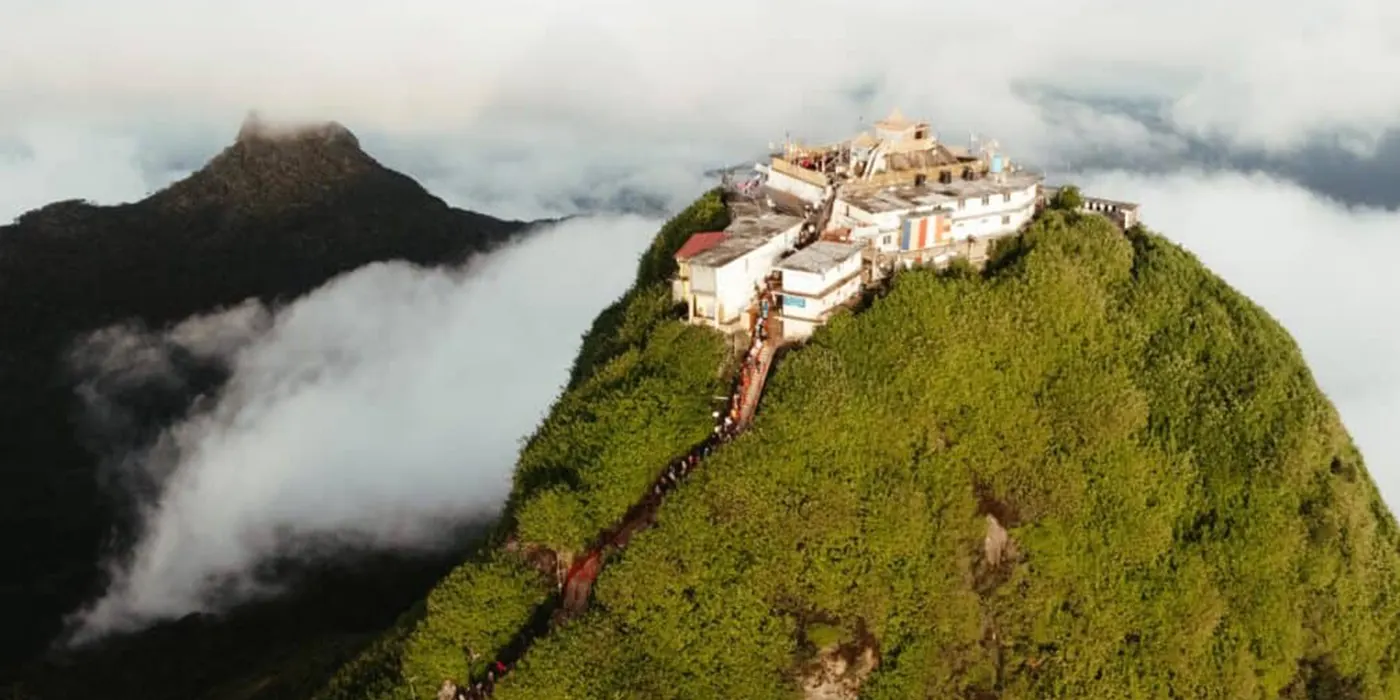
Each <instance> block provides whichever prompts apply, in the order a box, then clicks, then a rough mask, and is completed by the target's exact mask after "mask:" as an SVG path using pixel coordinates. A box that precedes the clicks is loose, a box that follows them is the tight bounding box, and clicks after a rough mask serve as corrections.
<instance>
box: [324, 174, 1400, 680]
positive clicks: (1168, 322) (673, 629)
mask: <svg viewBox="0 0 1400 700" xmlns="http://www.w3.org/2000/svg"><path fill="white" fill-rule="evenodd" d="M696 206H697V208H702V209H703V208H704V207H705V206H706V205H705V202H704V201H702V202H701V203H698V204H697V205H696ZM696 213H697V211H696V208H692V210H691V211H690V212H687V214H683V215H682V216H681V217H678V221H685V220H686V217H687V216H692V217H693V216H695V215H696ZM707 227H708V226H698V227H697V229H698V228H707ZM681 234H682V228H681V227H680V226H679V225H678V224H676V222H673V223H672V225H670V226H668V232H667V234H666V235H663V236H662V237H659V239H658V244H657V247H656V248H655V249H654V251H653V255H651V256H649V258H648V260H652V262H648V261H647V260H644V262H643V270H642V272H643V274H642V275H641V277H642V280H643V282H641V283H639V285H638V288H637V289H634V290H633V291H632V292H630V293H629V294H628V296H627V297H625V298H624V300H623V302H620V303H619V304H618V305H617V306H615V307H613V308H611V309H609V310H608V311H606V312H604V314H603V315H602V316H600V319H599V322H598V324H597V325H596V326H595V329H594V331H593V332H591V333H590V334H589V336H588V337H587V338H586V339H585V341H584V348H583V351H582V353H581V356H580V361H579V367H578V368H576V372H575V378H574V383H573V385H572V386H571V388H570V389H569V390H568V391H567V392H566V394H565V396H564V397H563V398H562V399H561V400H560V402H559V403H558V404H557V406H556V407H555V410H554V412H553V413H552V414H551V415H550V416H549V418H548V419H547V420H546V422H545V424H544V426H542V427H541V429H540V431H539V432H538V434H537V435H536V436H535V437H534V438H533V439H532V440H531V441H530V442H529V443H528V444H527V446H526V448H525V450H524V452H523V454H522V456H521V462H520V469H519V473H518V475H517V488H516V492H515V494H514V496H513V497H512V504H511V508H510V512H511V513H513V514H515V515H516V516H517V518H518V521H519V526H520V531H521V532H524V533H530V534H531V537H533V538H535V539H536V540H537V541H541V542H544V543H546V544H550V545H552V546H557V547H561V548H563V549H569V548H573V547H578V546H579V545H580V543H581V541H582V540H584V539H585V538H586V535H587V534H588V533H589V531H591V530H593V529H596V528H599V527H602V526H605V525H606V524H607V522H608V521H609V519H610V518H614V517H615V516H616V515H618V514H620V509H622V508H624V503H625V502H626V501H627V499H626V498H624V495H625V494H632V495H633V496H635V493H636V491H637V490H638V488H637V487H638V484H640V483H642V476H641V475H642V474H644V473H645V474H652V473H654V470H655V469H656V468H658V467H659V466H660V464H661V463H662V462H664V457H665V456H666V455H667V454H668V453H677V452H680V451H681V450H683V449H684V448H685V446H686V445H688V443H689V442H690V440H691V439H692V438H693V437H695V435H697V434H703V430H704V427H705V425H706V416H707V413H706V407H705V405H704V401H703V398H704V394H706V392H708V391H710V387H707V386H706V384H707V382H715V381H717V380H716V379H715V377H716V374H715V368H716V366H718V365H719V364H720V358H721V357H722V356H723V352H722V349H721V346H720V341H719V340H718V339H717V338H716V337H715V336H714V335H713V334H710V333H707V332H704V331H700V330H698V329H684V328H681V327H680V324H673V323H669V322H668V320H667V319H668V318H669V317H668V315H667V313H666V312H665V309H666V306H667V305H666V303H665V302H664V298H663V297H662V296H661V295H662V290H661V288H660V287H658V286H656V285H658V284H659V283H660V280H661V279H662V278H664V275H665V274H666V273H667V272H669V270H667V269H666V268H665V265H664V257H665V256H664V255H662V253H666V252H668V251H667V250H666V249H667V248H668V247H669V248H670V250H674V246H679V245H680V242H681V241H683V239H684V236H683V235H681ZM653 259H654V260H653ZM658 261H659V262H658ZM649 265H650V266H652V267H650V268H649V267H648V266H649ZM648 269H650V270H651V272H648ZM768 387H769V388H768V390H767V394H766V396H765V398H764V405H763V407H762V410H761V412H760V415H759V418H758V420H757V422H756V424H755V426H754V428H753V429H752V430H751V431H750V432H749V433H747V434H746V435H744V436H742V437H741V438H739V439H738V440H737V441H736V442H734V443H733V444H731V445H729V446H727V447H725V448H724V449H723V450H721V451H720V452H719V453H718V454H717V455H715V456H714V457H712V458H711V459H710V460H708V462H707V464H706V466H705V467H704V468H703V469H701V470H699V471H697V472H696V473H695V474H694V475H692V476H691V477H690V479H689V480H688V481H687V483H686V484H685V485H684V486H683V487H682V488H681V489H680V490H679V491H678V492H677V493H675V494H674V495H672V496H671V497H669V498H668V499H667V502H666V504H665V505H664V506H663V508H662V509H661V513H660V521H659V526H658V527H657V528H654V529H652V530H649V531H646V532H644V533H642V534H641V535H640V536H638V537H637V538H636V539H635V540H634V542H633V544H632V546H630V547H629V548H628V550H627V551H626V552H625V554H624V555H622V556H620V557H617V558H615V559H614V560H613V561H612V562H611V563H610V564H609V565H608V566H607V568H605V569H604V571H603V574H602V576H601V577H600V579H599V581H598V584H597V585H596V586H595V588H594V592H595V599H594V604H593V607H592V609H591V611H590V612H589V613H587V614H586V615H584V616H583V617H581V618H579V619H578V620H576V621H575V622H574V623H572V624H571V625H570V626H569V627H568V628H566V629H564V630H561V631H558V632H556V633H554V634H552V635H550V636H548V637H545V638H543V639H541V640H539V641H538V642H537V643H536V644H535V645H534V646H533V647H532V648H531V650H530V652H529V653H528V654H527V655H526V656H525V658H524V660H523V661H522V662H521V664H520V666H519V667H518V669H517V670H516V672H515V673H513V674H512V675H511V676H509V677H508V678H507V679H506V680H505V681H504V682H503V683H501V684H500V685H499V686H498V687H497V691H496V695H495V697H497V698H502V699H503V700H514V699H526V698H637V699H638V700H640V699H642V698H646V699H653V698H678V699H679V698H791V697H795V696H798V695H800V691H799V684H800V682H801V678H802V677H803V675H804V672H805V669H808V668H810V664H811V663H812V661H813V659H814V658H815V657H816V656H817V651H818V650H819V649H821V648H827V649H829V648H830V647H831V646H832V645H839V644H842V643H845V644H847V645H848V646H852V647H853V646H858V645H861V644H865V645H873V647H874V648H875V649H876V650H877V651H878V655H879V664H878V666H877V668H876V670H875V671H874V672H873V673H872V674H871V675H870V676H869V677H868V678H867V679H866V680H865V682H864V683H863V685H862V686H861V694H862V697H867V698H880V699H885V698H888V699H895V698H949V697H963V698H984V697H998V698H1041V697H1050V698H1114V699H1120V698H1165V697H1179V698H1277V697H1282V698H1290V699H1302V698H1382V697H1400V679H1397V673H1400V639H1397V637H1400V635H1397V634H1396V630H1397V629H1400V553H1398V552H1400V539H1398V538H1397V532H1396V524H1395V521H1394V519H1393V518H1392V516H1391V515H1390V513H1389V512H1388V511H1387V510H1386V508H1385V506H1384V505H1383V503H1382V502H1381V501H1380V499H1379V496H1378V494H1377V491H1376V488H1375V487H1374V485H1373V483H1372V482H1371V481H1370V479H1369V477H1368V475H1367V473H1366V470H1365V468H1364V466H1363V464H1362V460H1361V457H1360V455H1359V454H1358V453H1357V451H1356V450H1355V448H1354V447H1353V446H1352V444H1351V441H1350V439H1349V437H1348V436H1347V434H1346V432H1345V429H1344V428H1343V427H1342V425H1341V423H1340V421H1339V419H1338V417H1337V414H1336V411H1335V410H1334V409H1333V407H1332V406H1331V405H1330V403H1329V402H1328V401H1327V399H1326V398H1325V397H1324V396H1323V395H1322V394H1321V393H1320V392H1319V390H1318V389H1317V387H1316V385H1315V383H1314V381H1313V379H1312V376H1311V374H1310V373H1309V371H1308V369H1307V367H1306V365H1305V364H1304V362H1303V360H1302V358H1301V355H1300V353H1299V351H1298V349H1297V347H1296V345H1295V344H1294V342H1293V341H1292V340H1291V339H1290V338H1289V336H1288V335H1287V334H1286V333H1285V332H1284V331H1283V330H1282V329H1281V328H1280V327H1279V326H1278V324H1277V323H1276V322H1275V321H1273V320H1272V319H1271V318H1270V317H1269V316H1268V315H1267V314H1266V313H1265V312H1264V311H1262V310H1261V309H1259V308H1258V307H1257V306H1255V305H1254V304H1252V303H1251V302H1250V301H1248V300H1247V299H1246V298H1244V297H1243V296H1242V295H1240V294H1238V293H1237V292H1235V291H1233V290H1232V289H1230V288H1229V287H1228V286H1226V285H1225V284H1224V283H1223V282H1222V281H1220V280H1219V279H1218V278H1216V277H1215V276H1214V275H1212V274H1211V273H1210V272H1209V271H1207V270H1206V269H1204V268H1203V267H1202V266H1201V265H1200V264H1199V262H1197V261H1196V260H1195V259H1194V258H1193V257H1192V256H1191V255H1189V254H1188V253H1186V252H1184V251H1183V250H1181V249H1180V248H1178V247H1177V246H1175V245H1172V244H1170V243H1168V242H1166V241H1165V240H1163V239H1162V238H1160V237H1158V236H1156V235H1153V234H1151V233H1148V232H1146V231H1143V230H1140V229H1137V230H1133V231H1130V232H1129V233H1128V234H1127V235H1126V236H1125V235H1124V234H1123V233H1122V232H1119V231H1117V230H1115V229H1113V228H1112V227H1111V226H1109V225H1108V224H1107V223H1106V222H1104V221H1102V220H1100V219H1098V218H1094V217H1090V216H1080V215H1076V214H1068V213H1064V212H1056V211H1052V212H1049V213H1047V214H1045V215H1044V216H1042V217H1040V218H1039V219H1038V220H1037V221H1036V222H1035V223H1033V224H1032V225H1031V226H1030V228H1029V230H1028V231H1027V232H1026V233H1025V234H1024V235H1022V236H1021V237H1019V238H1018V239H1014V240H1012V241H1010V242H1009V244H1007V245H1002V246H1000V247H999V249H998V251H997V252H996V254H995V256H994V259H993V261H992V263H991V264H990V265H989V266H988V270H987V271H986V272H985V273H976V272H973V271H971V270H969V269H967V268H955V269H953V270H951V271H948V272H944V273H941V274H940V273H934V272H932V271H925V270H919V271H911V272H906V273H901V274H900V275H899V276H898V277H897V279H896V282H895V284H894V285H893V288H892V289H891V290H890V291H889V293H888V294H886V295H884V296H882V297H881V298H878V299H876V300H874V301H873V302H872V303H871V305H870V306H869V308H867V309H866V310H864V311H863V312H862V313H860V314H856V315H846V316H843V317H840V318H838V319H836V320H835V321H834V322H833V323H831V324H830V325H829V326H828V327H827V328H825V329H823V330H821V331H819V332H818V334H817V335H816V336H815V337H814V339H813V340H812V341H811V342H810V343H809V344H808V345H807V346H805V347H803V348H800V349H798V350H795V351H794V352H792V353H790V354H789V355H788V356H787V357H786V358H785V359H784V360H783V361H782V362H781V364H780V365H779V366H778V368H777V369H776V371H775V374H774V376H773V377H772V378H771V379H770V381H769V384H768ZM687 392H694V393H695V394H696V396H688V395H686V394H687ZM663 411H668V412H674V413H676V414H678V415H663V413H662V412H663ZM629 458H631V461H629ZM988 513H990V514H993V515H995V516H996V517H997V518H998V519H999V520H1000V522H1001V523H1003V524H1005V525H1007V526H1008V527H1009V530H1010V535H1011V539H1012V541H1013V543H1014V544H1013V549H1012V551H1010V552H1009V553H1008V556H1007V558H1006V559H1005V560H1004V561H1003V562H1002V563H1001V564H999V565H996V566H992V565H990V564H989V563H988V562H987V561H986V559H985V557H984V550H983V547H984V538H985V537H986V536H987V534H988V521H987V514H988ZM549 589H550V586H549V585H548V582H546V581H544V580H543V579H542V578H541V577H538V576H537V575H536V574H534V573H533V572H532V571H529V570H527V569H526V568H525V567H524V565H523V564H519V563H515V560H514V559H511V558H510V555H505V554H501V555H493V556H492V557H489V558H487V559H486V560H485V561H483V562H476V563H469V564H466V565H464V566H463V567H462V568H461V569H459V570H458V572H457V573H455V574H453V576H452V577H450V578H449V579H448V580H447V581H446V582H444V584H443V585H441V586H440V587H439V588H438V590H437V591H435V592H434V594H433V596H432V597H431V598H430V599H429V600H428V603H427V605H426V612H424V611H421V610H420V611H417V612H415V613H414V614H411V615H409V616H406V618H405V622H404V624H403V625H401V626H400V629H399V630H398V631H397V632H396V636H390V637H386V639H385V641H383V642H381V644H380V646H379V647H378V648H377V649H376V650H375V652H373V653H370V654H367V655H365V656H364V657H362V658H361V660H360V662H359V663H358V664H357V665H354V666H351V667H349V668H347V669H346V670H345V672H343V673H342V675H341V677H340V678H338V679H337V683H340V684H341V685H339V686H338V687H339V688H340V689H341V690H340V693H339V694H338V695H337V694H336V693H331V694H328V695H327V697H429V696H431V693H432V691H433V690H435V689H436V687H437V683H439V682H440V680H441V678H443V677H447V676H456V677H460V676H461V675H462V673H463V672H464V671H465V670H466V667H467V661H466V659H465V655H464V654H463V653H462V651H461V650H462V648H463V647H470V648H471V649H473V650H490V649H492V648H493V647H498V646H500V645H501V644H503V643H504V642H503V641H502V640H504V639H505V638H506V637H507V636H508V630H514V629H518V628H519V627H520V626H523V625H524V624H525V623H526V619H527V618H528V608H529V607H530V604H532V603H534V602H535V601H537V600H543V599H544V598H545V597H546V596H547V595H548V592H549ZM512 590H513V591H516V592H515V593H510V591H512ZM520 591H526V592H527V593H520ZM502 600H504V601H507V602H506V603H505V604H502V603H501V602H500V601H502ZM483 654H484V655H486V656H489V654H488V653H486V652H483ZM483 661H484V659H483ZM367 669H368V670H367ZM357 673H358V674H359V675H358V676H357V675H356V674H357ZM370 678H373V679H376V680H375V683H377V684H378V685H372V684H368V683H366V680H367V679H370ZM371 687H373V688H375V689H376V690H375V692H365V689H367V688H371Z"/></svg>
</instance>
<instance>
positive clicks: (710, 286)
mask: <svg viewBox="0 0 1400 700" xmlns="http://www.w3.org/2000/svg"><path fill="white" fill-rule="evenodd" d="M690 290H691V292H693V293H695V294H714V293H715V268H713V267H709V266H706V265H696V264H695V263H691V264H690Z"/></svg>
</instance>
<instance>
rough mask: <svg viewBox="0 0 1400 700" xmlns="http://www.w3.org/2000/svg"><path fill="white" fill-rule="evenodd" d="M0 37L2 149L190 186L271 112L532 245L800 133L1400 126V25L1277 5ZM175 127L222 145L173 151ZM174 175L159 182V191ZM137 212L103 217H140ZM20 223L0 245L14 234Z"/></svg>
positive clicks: (51, 22) (1045, 154) (476, 6)
mask: <svg viewBox="0 0 1400 700" xmlns="http://www.w3.org/2000/svg"><path fill="white" fill-rule="evenodd" d="M5 11H6V17H7V21H6V22H5V23H4V25H3V26H0V46H4V47H5V56H6V60H5V61H0V134H6V133H11V132H14V131H16V130H20V129H24V128H28V127H30V126H32V125H34V124H37V123H43V122H46V121H49V120H51V119H53V118H55V117H62V118H64V119H71V118H72V117H73V115H84V117H83V118H84V119H85V121H86V122H87V125H88V126H90V127H92V128H94V129H96V128H101V129H105V130H109V131H115V132H118V133H128V134H135V135H137V136H139V137H140V138H141V139H142V140H143V141H144V142H145V143H147V144H151V145H150V148H152V149H155V150H157V151H161V152H162V155H161V156H160V157H158V158H154V160H156V161H157V162H158V163H165V162H167V161H168V162H169V163H178V164H180V165H184V166H188V165H190V163H189V161H191V160H194V161H195V164H197V163H198V162H199V161H202V160H204V159H205V158H207V157H209V156H210V155H212V154H213V153H214V152H215V151H216V150H217V149H218V148H219V147H221V146H222V145H224V144H225V143H227V141H228V140H229V139H231V137H232V134H233V132H234V131H235V129H236V125H237V123H238V120H239V119H240V118H241V117H242V115H243V114H244V112H245V111H246V110H247V109H249V108H253V107H256V108H259V109H262V110H264V111H265V112H266V113H267V114H268V115H269V116H274V117H276V116H282V117H289V118H297V119H301V118H309V119H329V118H334V119H337V120H340V121H342V122H343V123H345V124H346V125H347V126H349V127H350V128H351V129H353V130H354V131H355V132H356V133H357V134H358V135H359V136H360V137H361V139H362V141H363V142H364V143H365V144H366V146H367V147H368V148H369V149H370V150H371V151H372V152H375V153H376V154H380V155H382V156H384V157H385V158H386V161H387V162H388V163H389V164H390V165H393V166H396V167H400V168H403V169H406V170H407V171H408V172H410V173H412V174H414V175H416V176H418V177H420V178H421V179H423V180H425V181H426V182H427V184H429V185H430V186H431V187H432V188H433V189H434V191H435V192H438V193H440V194H441V195H442V196H444V197H446V198H447V199H448V200H449V201H451V202H453V203H455V204H459V205H463V206H468V207H470V208H477V209H482V210H485V211H488V212H492V213H498V214H501V215H504V216H510V217H526V218H531V217H536V216H546V215H556V214H561V213H572V212H573V211H577V210H579V209H588V208H590V207H597V206H599V205H605V206H606V205H615V206H614V208H618V207H621V206H623V205H622V204H620V203H625V202H626V201H629V199H635V196H634V195H633V194H629V193H634V192H635V191H637V190H638V189H641V190H644V191H646V192H647V193H649V194H650V195H652V196H653V197H656V198H660V199H661V200H664V203H665V204H666V205H668V206H671V207H674V206H675V205H677V204H679V203H680V200H683V199H684V198H685V197H687V196H688V195H689V194H690V193H692V192H693V191H694V185H695V182H694V173H695V172H696V171H698V170H703V169H704V168H708V167H713V166H717V165H725V164H728V163H729V162H731V161H733V160H736V159H742V158H747V157H751V156H754V155H756V154H757V153H758V152H760V151H761V150H762V149H763V147H764V146H765V145H766V144H767V143H769V142H771V141H775V140H781V139H782V138H783V134H784V132H785V131H790V132H791V133H792V134H793V135H795V136H802V137H809V138H814V139H821V138H828V137H833V136H837V135H844V133H845V132H846V131H847V130H848V129H849V128H851V127H854V126H856V125H857V124H858V123H859V122H860V121H861V120H864V121H865V122H867V123H868V122H869V121H871V120H873V119H876V118H878V117H880V116H883V115H884V113H886V112H887V111H888V110H889V108H890V107H891V106H892V105H895V104H898V105H899V106H901V107H903V108H904V110H905V111H906V113H910V114H920V115H927V116H928V117H930V118H931V119H932V120H933V121H934V123H935V126H936V127H937V128H939V129H940V130H941V132H942V133H943V135H944V136H945V138H948V139H951V140H954V141H958V142H961V141H963V140H965V139H966V137H967V133H968V131H969V130H971V129H976V130H978V131H982V132H985V133H988V134H992V135H995V136H996V137H997V138H999V139H1000V140H1001V142H1002V144H1003V146H1004V147H1006V148H1007V149H1009V152H1010V153H1012V154H1013V156H1020V157H1023V158H1026V159H1030V160H1033V161H1036V162H1039V163H1042V164H1043V165H1045V166H1046V167H1051V168H1055V167H1060V166H1061V165H1063V164H1064V163H1069V162H1074V161H1076V160H1078V159H1079V158H1081V157H1083V156H1084V155H1085V154H1086V153H1104V152H1106V153H1111V154H1113V156H1114V158H1115V159H1116V160H1117V162H1118V163H1120V164H1121V163H1124V162H1129V161H1144V162H1146V161H1152V160H1158V159H1162V158H1166V157H1169V156H1171V155H1175V154H1178V153H1179V152H1182V151H1184V150H1187V149H1189V148H1190V147H1191V144H1192V143H1193V141H1192V140H1193V139H1208V142H1210V143H1217V144H1220V145H1221V146H1222V147H1230V148H1242V149H1254V150H1255V151H1260V152H1264V153H1274V152H1285V153H1294V152H1297V151H1298V149H1300V148H1303V147H1304V146H1306V145H1307V144H1309V143H1313V142H1314V140H1315V139H1317V138H1322V137H1326V138H1327V139H1329V143H1331V142H1335V143H1333V145H1334V146H1335V147H1336V148H1340V149H1343V150H1347V151H1353V152H1359V153H1363V154H1365V153H1369V152H1370V150H1371V148H1372V147H1373V146H1374V145H1375V144H1376V143H1377V142H1378V140H1380V139H1381V138H1382V137H1383V136H1384V135H1385V134H1386V133H1387V131H1388V130H1392V129H1394V128H1395V127H1396V125H1397V124H1396V121H1397V119H1396V117H1397V115H1400V81H1395V80H1391V79H1390V77H1391V76H1393V75H1395V74H1397V73H1400V50H1397V49H1396V45H1397V44H1396V42H1397V38H1400V6H1398V5H1396V4H1395V3H1389V2H1381V1H1380V0H1327V1H1326V2H1324V1H1323V0H1291V2H1289V3H1288V7H1287V11H1281V10H1280V8H1279V6H1278V5H1276V4H1270V3H1264V2H1260V1H1259V0H1241V2H1236V3H1229V4H1210V3H1180V2H1176V3H1173V2H1152V3H1134V4H1132V5H1131V6H1128V5H1124V4H1123V3H1112V2H1109V1H1108V0H1063V1H1061V2H1056V3H1043V2H1036V1H1034V0H1009V1H1008V2H1001V3H991V4H989V3H980V4H978V3H952V4H949V3H927V2H916V1H915V0H876V1H875V2H867V3H861V4H859V5H852V4H850V3H840V2H836V1H835V0H811V1H809V2H802V3H794V2H788V1H786V0H774V1H771V2H766V3H753V2H740V1H739V0H714V1H713V2H708V3H702V4H696V3H690V4H686V3H651V2H625V3H620V4H619V3H613V4H611V5H609V6H608V7H607V8H606V9H605V10H600V9H599V8H596V7H592V6H582V5H580V6H574V5H570V4H568V3H560V2H557V0H523V1H521V2H513V3H494V4H481V3H460V2H449V1H448V0H408V1H407V2H403V3H397V4H395V5H394V6H393V7H392V8H390V9H384V8H375V7H371V6H361V5H347V4H344V3H332V2H330V1H329V0H277V1H276V2H273V1H272V0H248V1H247V2H242V3H213V2H207V1H199V2H186V3H170V2H165V1H164V0H133V2H130V3H123V4H121V5H119V6H118V5H111V6H107V5H104V4H101V3H93V2H92V1H91V0H48V1H46V2H42V3H41V2H26V1H24V0H7V2H5ZM153 17H159V21H152V18H153ZM1106 103H1113V104H1116V105H1118V106H1119V108H1116V109H1108V108H1106V106H1105V104H1106ZM1124 105H1127V106H1130V107H1131V109H1123V108H1122V107H1123V106H1124ZM171 124H182V125H190V124H199V125H201V126H202V128H203V131H201V132H200V133H199V134H198V135H197V136H194V135H189V136H187V137H186V138H182V139H181V140H180V142H178V143H171V135H170V134H169V133H168V132H169V130H170V125H171ZM185 128H186V130H188V127H185ZM89 150H92V151H94V152H96V150H97V147H96V146H92V147H91V148H90V149H89ZM1251 152H1254V151H1251ZM192 154H194V155H197V157H192ZM104 157H105V158H107V159H108V160H109V161H111V162H120V161H121V158H120V157H119V156H118V155H116V154H111V153H108V154H106V155H105V156H104ZM153 167H154V166H153ZM162 167H163V166H162ZM178 170H179V168H171V169H165V170H163V169H161V168H159V167H157V168H156V170H155V174H156V176H157V177H156V179H159V178H158V175H160V174H164V173H167V172H169V171H178ZM112 177H117V175H116V174H112ZM148 177H150V175H148ZM8 180H9V178H6V180H0V185H4V184H7V181H8ZM5 189H8V188H5V187H0V191H3V190H5ZM68 189H75V188H56V187H51V188H48V189H45V190H43V191H38V190H35V191H32V192H30V193H29V194H28V195H26V196H24V197H21V198H19V199H16V200H15V201H17V202H19V203H20V204H22V205H24V206H25V207H26V208H27V207H32V206H38V205H40V204H42V203H44V202H46V201H49V200H50V199H54V198H55V197H54V196H50V195H49V194H46V193H50V191H51V190H65V191H66V190H68ZM140 189H141V188H139V187H135V188H133V187H127V188H125V189H122V188H114V189H110V190H104V189H103V188H100V187H89V188H85V191H86V192H89V193H90V194H91V196H93V197H95V198H98V199H100V200H101V201H118V200H120V199H121V198H123V197H126V196H129V194H130V192H132V191H134V190H140ZM21 200H22V201H21ZM3 206H5V204H4V203H3V202H0V207H3ZM8 206H9V207H10V209H9V210H8V211H7V210H6V209H3V208H0V217H3V216H4V215H6V214H9V215H11V216H12V215H14V214H17V213H18V211H15V210H14V207H15V206H17V205H16V204H10V205H8Z"/></svg>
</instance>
